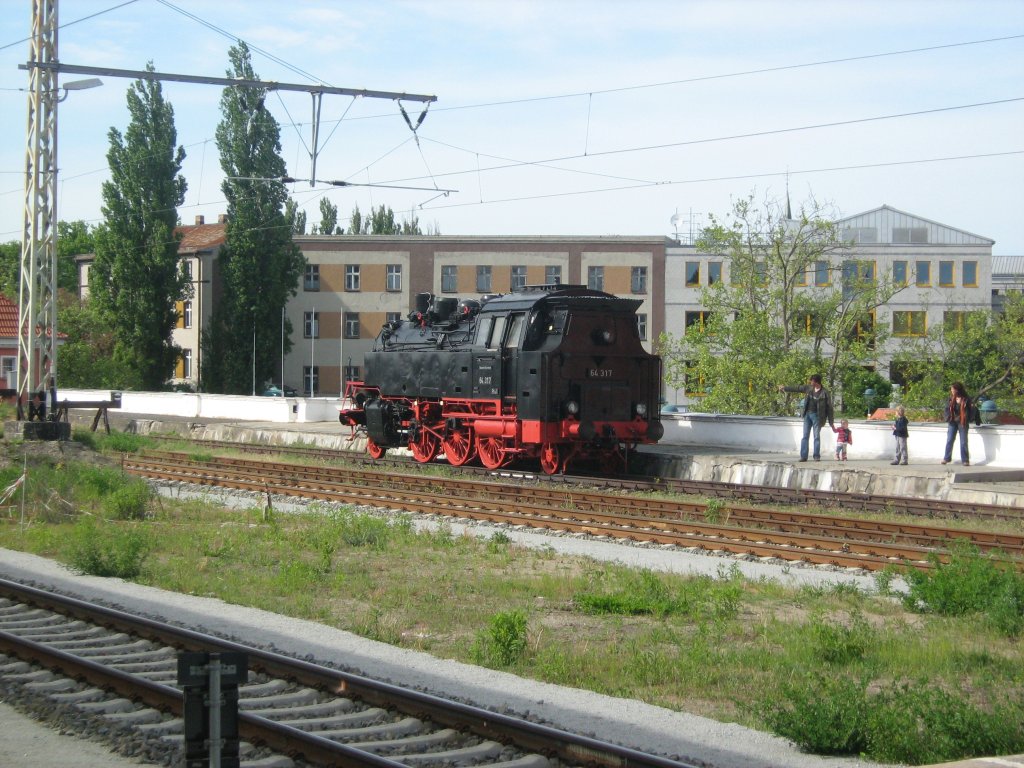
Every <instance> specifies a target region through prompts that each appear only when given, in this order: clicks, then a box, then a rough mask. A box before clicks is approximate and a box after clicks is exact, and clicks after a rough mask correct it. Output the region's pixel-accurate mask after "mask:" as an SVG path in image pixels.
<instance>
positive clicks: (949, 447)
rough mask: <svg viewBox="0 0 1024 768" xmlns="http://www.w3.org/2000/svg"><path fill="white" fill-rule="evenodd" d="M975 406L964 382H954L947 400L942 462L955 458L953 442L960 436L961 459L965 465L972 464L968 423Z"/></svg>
mask: <svg viewBox="0 0 1024 768" xmlns="http://www.w3.org/2000/svg"><path fill="white" fill-rule="evenodd" d="M973 411H974V406H973V404H972V403H971V398H969V397H968V396H967V390H965V389H964V385H963V383H962V382H959V381H956V382H953V385H952V386H951V387H950V388H949V400H948V401H947V402H946V452H945V453H944V454H943V455H942V463H943V464H949V462H950V461H952V460H953V443H954V441H955V440H956V437H957V435H959V436H960V461H961V462H962V463H963V465H964V466H965V467H968V466H970V464H971V456H970V454H969V453H968V452H967V425H968V424H969V423H970V420H971V414H972V413H973Z"/></svg>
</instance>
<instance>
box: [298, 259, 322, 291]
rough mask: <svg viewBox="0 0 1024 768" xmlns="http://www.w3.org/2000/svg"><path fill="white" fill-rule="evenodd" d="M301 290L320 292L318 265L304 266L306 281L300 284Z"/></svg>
mask: <svg viewBox="0 0 1024 768" xmlns="http://www.w3.org/2000/svg"><path fill="white" fill-rule="evenodd" d="M302 288H303V290H305V291H319V290H320V265H319V264H307V265H306V279H305V281H304V282H303V284H302Z"/></svg>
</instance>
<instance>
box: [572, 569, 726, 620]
mask: <svg viewBox="0 0 1024 768" xmlns="http://www.w3.org/2000/svg"><path fill="white" fill-rule="evenodd" d="M599 581H603V582H606V584H601V583H598V584H596V585H594V586H595V588H594V589H592V590H590V591H586V592H582V591H581V592H578V593H577V594H576V595H574V596H573V602H574V603H575V605H576V607H577V608H579V610H581V611H582V612H583V613H589V614H613V615H619V616H643V615H650V616H659V617H665V616H670V615H682V616H693V617H696V618H714V619H725V618H729V617H731V616H733V615H735V613H736V611H737V610H739V604H740V598H741V596H742V590H743V579H742V577H741V576H740V575H739V573H738V572H732V573H730V574H728V575H725V576H724V577H723V578H719V579H710V578H707V577H700V578H696V579H692V580H689V581H686V582H680V583H678V586H677V587H676V589H675V590H674V591H673V590H670V589H669V588H668V586H667V585H666V582H665V580H664V579H663V578H662V577H659V576H658V575H657V574H655V573H654V572H653V571H648V570H641V571H627V572H624V573H620V572H617V571H614V572H606V573H604V574H603V575H602V578H600V579H599Z"/></svg>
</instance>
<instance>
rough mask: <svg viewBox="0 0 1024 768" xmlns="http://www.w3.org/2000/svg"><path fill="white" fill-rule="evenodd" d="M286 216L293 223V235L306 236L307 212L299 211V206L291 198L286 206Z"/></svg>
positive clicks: (286, 202)
mask: <svg viewBox="0 0 1024 768" xmlns="http://www.w3.org/2000/svg"><path fill="white" fill-rule="evenodd" d="M284 215H285V218H287V219H288V221H290V222H291V223H292V234H295V235H304V234H306V212H305V211H300V210H299V204H298V203H296V202H295V201H294V200H292V199H291V198H290V197H289V198H288V199H287V200H286V201H285V204H284Z"/></svg>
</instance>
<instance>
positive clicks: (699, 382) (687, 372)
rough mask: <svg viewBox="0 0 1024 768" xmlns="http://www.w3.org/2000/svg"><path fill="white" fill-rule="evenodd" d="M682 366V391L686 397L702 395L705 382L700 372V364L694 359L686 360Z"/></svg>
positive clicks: (704, 390)
mask: <svg viewBox="0 0 1024 768" xmlns="http://www.w3.org/2000/svg"><path fill="white" fill-rule="evenodd" d="M683 366H684V374H683V376H684V379H685V383H684V385H683V386H684V391H685V392H686V396H687V397H704V396H705V395H706V394H707V393H708V391H707V384H706V383H705V381H704V377H703V376H702V375H701V374H700V372H699V371H700V366H699V364H698V363H697V362H696V361H695V360H687V361H686V362H684V363H683Z"/></svg>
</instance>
